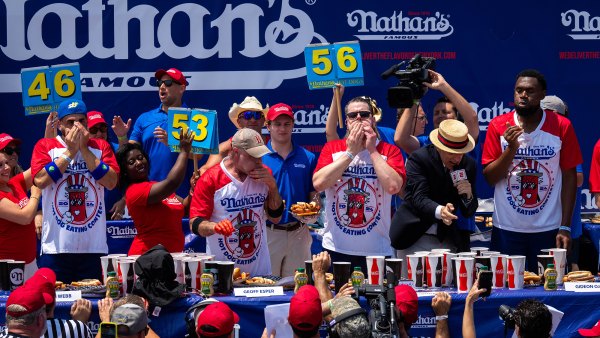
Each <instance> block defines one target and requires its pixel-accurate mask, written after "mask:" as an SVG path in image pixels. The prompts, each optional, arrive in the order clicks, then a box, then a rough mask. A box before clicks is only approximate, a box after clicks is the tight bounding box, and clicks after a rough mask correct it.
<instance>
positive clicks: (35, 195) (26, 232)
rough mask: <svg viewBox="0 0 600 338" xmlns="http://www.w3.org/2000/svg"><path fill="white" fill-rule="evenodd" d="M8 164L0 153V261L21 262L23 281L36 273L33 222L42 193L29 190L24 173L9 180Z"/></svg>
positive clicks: (38, 190)
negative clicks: (11, 260) (28, 192)
mask: <svg viewBox="0 0 600 338" xmlns="http://www.w3.org/2000/svg"><path fill="white" fill-rule="evenodd" d="M10 162H11V159H10V158H9V155H7V154H6V153H4V152H0V259H14V260H19V261H24V262H25V278H28V277H30V276H31V275H32V274H33V273H34V272H35V270H37V264H36V259H35V256H36V236H35V225H34V222H33V218H34V217H35V214H36V212H37V208H38V204H39V201H40V196H41V194H42V192H41V190H40V189H38V188H37V187H35V186H32V181H31V175H28V176H29V179H26V178H25V175H24V173H20V174H18V175H16V176H13V177H12V178H9V177H10V175H11V169H12V167H11V166H10V165H9V163H10ZM29 189H31V196H30V197H29V198H28V197H27V191H28V190H29Z"/></svg>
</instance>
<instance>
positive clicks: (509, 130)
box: [502, 122, 523, 149]
mask: <svg viewBox="0 0 600 338" xmlns="http://www.w3.org/2000/svg"><path fill="white" fill-rule="evenodd" d="M521 134H523V128H521V127H519V126H511V125H510V123H509V122H506V130H505V131H504V134H503V135H502V136H504V139H505V140H506V142H507V143H508V147H509V148H511V149H519V136H521Z"/></svg>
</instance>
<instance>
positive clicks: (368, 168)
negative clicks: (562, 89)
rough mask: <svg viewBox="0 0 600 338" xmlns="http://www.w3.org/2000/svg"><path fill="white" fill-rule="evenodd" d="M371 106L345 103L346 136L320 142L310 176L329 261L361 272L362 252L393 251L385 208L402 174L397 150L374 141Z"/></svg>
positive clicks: (362, 102) (360, 99)
mask: <svg viewBox="0 0 600 338" xmlns="http://www.w3.org/2000/svg"><path fill="white" fill-rule="evenodd" d="M372 109H373V105H372V104H370V101H369V100H368V99H366V98H364V97H357V98H354V99H352V100H350V101H349V102H348V104H347V105H346V109H345V111H346V125H347V126H348V133H347V138H345V139H343V140H336V141H331V142H327V143H326V144H325V146H324V147H323V150H322V151H321V155H320V157H319V161H318V163H317V168H316V169H315V173H314V175H313V185H314V187H315V189H316V190H317V191H325V196H326V207H325V212H326V220H327V225H326V226H325V229H324V234H323V248H325V249H326V250H328V251H329V253H330V255H331V256H332V258H333V260H334V261H349V262H351V263H352V266H361V267H362V268H363V271H366V270H367V269H366V262H365V258H364V256H368V255H384V256H392V255H393V250H392V248H391V246H390V238H389V230H390V219H391V208H389V207H387V206H390V205H391V196H392V195H394V194H397V193H399V192H400V191H401V190H402V186H403V184H404V180H405V178H406V174H405V171H404V160H403V158H402V154H401V153H400V150H399V149H398V148H397V147H395V146H392V145H391V144H388V143H385V142H380V141H379V140H378V139H377V133H376V131H375V120H374V118H373V111H372Z"/></svg>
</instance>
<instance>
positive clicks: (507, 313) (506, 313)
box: [498, 304, 515, 329]
mask: <svg viewBox="0 0 600 338" xmlns="http://www.w3.org/2000/svg"><path fill="white" fill-rule="evenodd" d="M514 313H515V309H513V308H511V307H510V306H508V305H504V304H502V305H500V307H499V308H498V314H499V315H500V319H502V320H503V321H504V326H506V327H507V328H509V329H514V328H515V317H514Z"/></svg>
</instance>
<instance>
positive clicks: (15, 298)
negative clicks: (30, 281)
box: [6, 285, 46, 317]
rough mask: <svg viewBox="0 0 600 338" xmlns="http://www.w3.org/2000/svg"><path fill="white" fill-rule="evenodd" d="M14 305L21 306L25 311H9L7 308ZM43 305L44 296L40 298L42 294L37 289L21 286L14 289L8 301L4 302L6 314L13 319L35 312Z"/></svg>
mask: <svg viewBox="0 0 600 338" xmlns="http://www.w3.org/2000/svg"><path fill="white" fill-rule="evenodd" d="M14 304H17V305H21V306H22V307H24V308H25V309H26V310H25V311H18V312H12V311H10V310H9V309H8V308H9V307H10V306H11V305H14ZM45 305H46V303H45V301H44V296H42V293H41V292H40V291H39V290H38V289H36V288H33V287H29V286H24V285H23V286H21V287H18V288H16V289H15V290H14V291H12V292H11V293H10V295H9V296H8V300H7V301H6V314H7V315H10V316H13V317H21V316H24V315H28V314H30V313H32V312H35V311H37V310H39V309H41V308H42V307H44V306H45Z"/></svg>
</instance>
